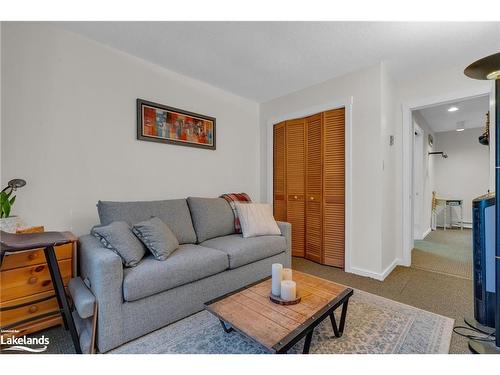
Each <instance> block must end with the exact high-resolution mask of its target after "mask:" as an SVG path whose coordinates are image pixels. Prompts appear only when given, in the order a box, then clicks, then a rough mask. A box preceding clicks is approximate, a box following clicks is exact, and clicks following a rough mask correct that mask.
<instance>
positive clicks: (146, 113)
mask: <svg viewBox="0 0 500 375" xmlns="http://www.w3.org/2000/svg"><path fill="white" fill-rule="evenodd" d="M137 139H139V140H141V141H151V142H160V143H170V144H174V145H180V146H190V147H200V148H206V149H209V150H215V118H214V117H209V116H205V115H200V114H198V113H193V112H188V111H184V110H182V109H177V108H172V107H167V106H165V105H162V104H158V103H153V102H148V101H146V100H143V99H137Z"/></svg>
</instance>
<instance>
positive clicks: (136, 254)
mask: <svg viewBox="0 0 500 375" xmlns="http://www.w3.org/2000/svg"><path fill="white" fill-rule="evenodd" d="M91 233H92V234H93V235H94V236H95V237H97V238H98V239H99V241H101V243H102V244H103V245H104V246H105V247H107V248H108V249H110V250H112V251H114V252H115V253H116V254H118V255H119V256H120V257H121V258H122V262H123V264H124V265H125V267H135V266H137V264H139V262H140V261H141V259H142V258H143V257H144V254H146V249H145V248H144V245H143V244H142V243H141V241H139V240H138V239H137V237H136V236H134V233H132V230H131V229H130V226H129V225H128V224H127V223H126V222H124V221H114V222H112V223H111V224H108V225H103V226H95V227H94V228H92V231H91Z"/></svg>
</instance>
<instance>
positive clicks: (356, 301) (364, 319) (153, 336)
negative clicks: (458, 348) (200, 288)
mask: <svg viewBox="0 0 500 375" xmlns="http://www.w3.org/2000/svg"><path fill="white" fill-rule="evenodd" d="M338 313H340V311H339V312H338ZM337 318H338V319H340V316H338V317H337ZM338 319H337V321H339V320H338ZM453 323H454V321H453V319H450V318H446V317H444V316H441V315H437V314H433V313H430V312H427V311H424V310H420V309H417V308H414V307H411V306H408V305H404V304H401V303H398V302H395V301H392V300H389V299H386V298H382V297H379V296H376V295H373V294H370V293H366V292H363V291H359V290H355V292H354V295H353V297H352V298H351V300H350V303H349V309H348V312H347V323H346V328H345V330H344V335H343V336H342V337H341V338H336V337H335V336H334V335H333V331H332V326H331V323H330V320H329V319H325V321H323V323H322V324H320V325H319V326H318V327H317V328H316V330H315V332H314V336H313V339H312V343H311V351H310V352H311V353H317V354H320V353H321V354H335V353H374V354H380V353H422V354H423V353H448V350H449V346H450V341H451V333H452V328H453ZM303 345H304V343H303V340H302V341H300V342H299V343H297V344H296V345H295V346H294V347H293V348H292V350H291V351H290V352H289V353H301V351H302V348H303ZM110 353H128V354H132V353H209V354H223V353H224V354H237V353H250V354H260V353H266V349H265V348H264V347H262V346H261V345H259V344H257V343H255V342H254V341H252V340H251V339H248V338H246V337H245V336H243V335H241V334H240V333H238V332H235V331H233V332H231V333H224V331H223V330H222V328H221V326H220V323H219V320H218V319H217V318H215V317H214V316H213V315H211V314H210V313H208V312H206V311H202V312H200V313H197V314H194V315H192V316H190V317H188V318H186V319H183V320H181V321H179V322H177V323H174V324H172V325H170V326H167V327H165V328H162V329H159V330H157V331H155V332H152V333H150V334H148V335H146V336H143V337H141V338H139V339H137V340H134V341H132V342H130V343H127V344H125V345H123V346H121V347H119V348H117V349H115V350H113V351H111V352H110Z"/></svg>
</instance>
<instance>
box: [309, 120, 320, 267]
mask: <svg viewBox="0 0 500 375" xmlns="http://www.w3.org/2000/svg"><path fill="white" fill-rule="evenodd" d="M321 116H322V114H321V113H318V114H316V115H313V116H309V117H307V118H306V202H305V204H306V217H305V219H306V241H305V246H306V248H305V257H306V258H307V259H310V260H313V261H315V262H321V258H322V257H321V255H322V227H323V220H322V207H321V206H322V199H321V198H322V189H323V184H322V180H323V178H322V142H321V133H322V132H321Z"/></svg>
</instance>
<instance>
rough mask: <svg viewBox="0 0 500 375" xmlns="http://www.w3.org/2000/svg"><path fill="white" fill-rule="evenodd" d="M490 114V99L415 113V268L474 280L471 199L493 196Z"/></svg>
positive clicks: (412, 255)
mask: <svg viewBox="0 0 500 375" xmlns="http://www.w3.org/2000/svg"><path fill="white" fill-rule="evenodd" d="M489 112H490V108H489V97H488V96H478V97H474V98H465V99H460V100H456V101H454V102H452V103H440V104H435V105H429V106H426V107H425V108H421V109H417V110H413V111H412V122H413V126H414V133H413V155H412V156H413V169H412V181H413V184H412V185H413V194H412V212H413V247H412V251H411V267H413V268H418V269H423V270H425V271H430V272H437V273H442V274H447V275H450V276H456V277H461V278H465V279H472V230H471V228H472V200H473V199H475V198H477V197H479V196H481V195H484V194H487V193H488V192H489V181H490V148H489V145H488V142H487V141H486V142H485V137H486V134H488V124H489V121H488V120H489ZM488 139H489V138H488ZM480 140H482V141H481V142H480Z"/></svg>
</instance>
